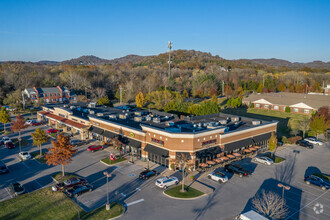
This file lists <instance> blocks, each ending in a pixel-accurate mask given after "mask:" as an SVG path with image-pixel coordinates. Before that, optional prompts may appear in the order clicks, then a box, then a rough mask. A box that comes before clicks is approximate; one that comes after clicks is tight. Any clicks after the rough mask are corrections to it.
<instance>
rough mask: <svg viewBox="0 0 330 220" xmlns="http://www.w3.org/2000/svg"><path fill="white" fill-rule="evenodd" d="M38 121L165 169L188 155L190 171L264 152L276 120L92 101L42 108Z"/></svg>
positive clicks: (49, 105)
mask: <svg viewBox="0 0 330 220" xmlns="http://www.w3.org/2000/svg"><path fill="white" fill-rule="evenodd" d="M42 108H43V110H42V111H39V112H38V119H39V120H44V121H47V122H48V124H49V125H51V126H54V127H55V128H57V129H63V132H69V133H72V134H75V135H79V137H80V139H84V140H85V139H96V140H99V141H102V142H104V143H111V142H112V141H113V140H114V139H117V140H120V143H121V149H122V151H123V152H125V153H126V152H131V153H132V154H133V155H135V156H136V157H137V158H139V159H142V160H146V159H149V160H150V161H153V162H155V163H157V164H160V165H163V166H166V167H171V164H174V161H175V158H176V156H177V155H178V153H185V154H189V155H190V158H191V160H192V162H193V163H194V164H195V167H198V165H199V163H205V162H206V161H207V160H212V159H214V158H225V157H227V156H228V157H231V156H233V155H238V154H239V153H244V152H251V150H255V149H259V148H266V147H267V146H268V140H269V138H270V136H271V133H272V132H275V133H276V129H277V123H278V122H277V121H271V122H270V121H263V120H256V119H251V118H245V117H239V116H234V115H228V114H223V113H217V114H212V115H205V116H194V117H192V116H191V117H188V116H181V117H178V116H177V115H175V114H169V113H166V112H159V111H153V110H151V111H147V110H137V109H135V108H131V107H128V106H121V107H117V108H110V107H105V106H98V105H96V103H74V104H47V105H44V106H43V107H42Z"/></svg>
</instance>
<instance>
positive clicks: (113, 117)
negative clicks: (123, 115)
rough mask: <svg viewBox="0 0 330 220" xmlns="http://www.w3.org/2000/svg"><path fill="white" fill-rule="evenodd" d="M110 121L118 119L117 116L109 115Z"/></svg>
mask: <svg viewBox="0 0 330 220" xmlns="http://www.w3.org/2000/svg"><path fill="white" fill-rule="evenodd" d="M109 118H110V119H117V115H109Z"/></svg>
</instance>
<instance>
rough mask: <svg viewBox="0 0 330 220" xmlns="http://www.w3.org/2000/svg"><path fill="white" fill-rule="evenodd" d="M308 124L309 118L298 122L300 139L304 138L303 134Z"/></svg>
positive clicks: (307, 128)
mask: <svg viewBox="0 0 330 220" xmlns="http://www.w3.org/2000/svg"><path fill="white" fill-rule="evenodd" d="M309 123H310V119H309V118H304V119H302V120H300V121H299V128H300V130H301V131H302V132H303V136H302V138H305V133H306V131H308V130H309Z"/></svg>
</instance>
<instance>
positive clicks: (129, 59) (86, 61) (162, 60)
mask: <svg viewBox="0 0 330 220" xmlns="http://www.w3.org/2000/svg"><path fill="white" fill-rule="evenodd" d="M167 59H168V54H167V53H161V54H159V55H151V56H139V55H133V54H131V55H127V56H124V57H120V58H115V59H111V60H108V59H103V58H99V57H96V56H93V55H88V56H81V57H78V58H74V59H70V60H64V61H62V62H57V61H49V60H42V61H38V62H35V63H36V64H41V65H56V64H60V65H104V64H112V65H116V64H124V63H132V64H137V65H142V64H156V65H162V64H166V63H167ZM172 59H173V61H174V62H175V61H176V62H178V61H179V60H180V61H182V60H189V61H190V60H191V61H196V60H199V61H204V62H205V61H206V62H215V63H217V62H218V63H219V62H222V61H228V62H231V63H237V62H239V63H240V64H244V65H246V66H248V65H251V64H258V65H264V66H272V67H290V68H303V67H308V68H320V69H330V62H323V61H313V62H307V63H300V62H293V63H292V62H290V61H287V60H283V59H276V58H271V59H262V58H260V59H237V60H227V59H224V58H221V57H219V56H218V55H215V56H214V55H212V54H211V53H207V52H201V51H195V50H175V51H173V52H172ZM5 62H9V63H32V62H23V61H0V64H1V63H5Z"/></svg>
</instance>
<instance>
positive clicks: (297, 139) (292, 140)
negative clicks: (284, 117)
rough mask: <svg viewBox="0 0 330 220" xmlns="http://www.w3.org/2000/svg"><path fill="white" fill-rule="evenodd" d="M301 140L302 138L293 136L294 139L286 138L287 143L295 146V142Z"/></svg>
mask: <svg viewBox="0 0 330 220" xmlns="http://www.w3.org/2000/svg"><path fill="white" fill-rule="evenodd" d="M301 139H302V137H300V136H294V137H290V138H288V142H289V144H295V143H296V142H297V141H299V140H301Z"/></svg>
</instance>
